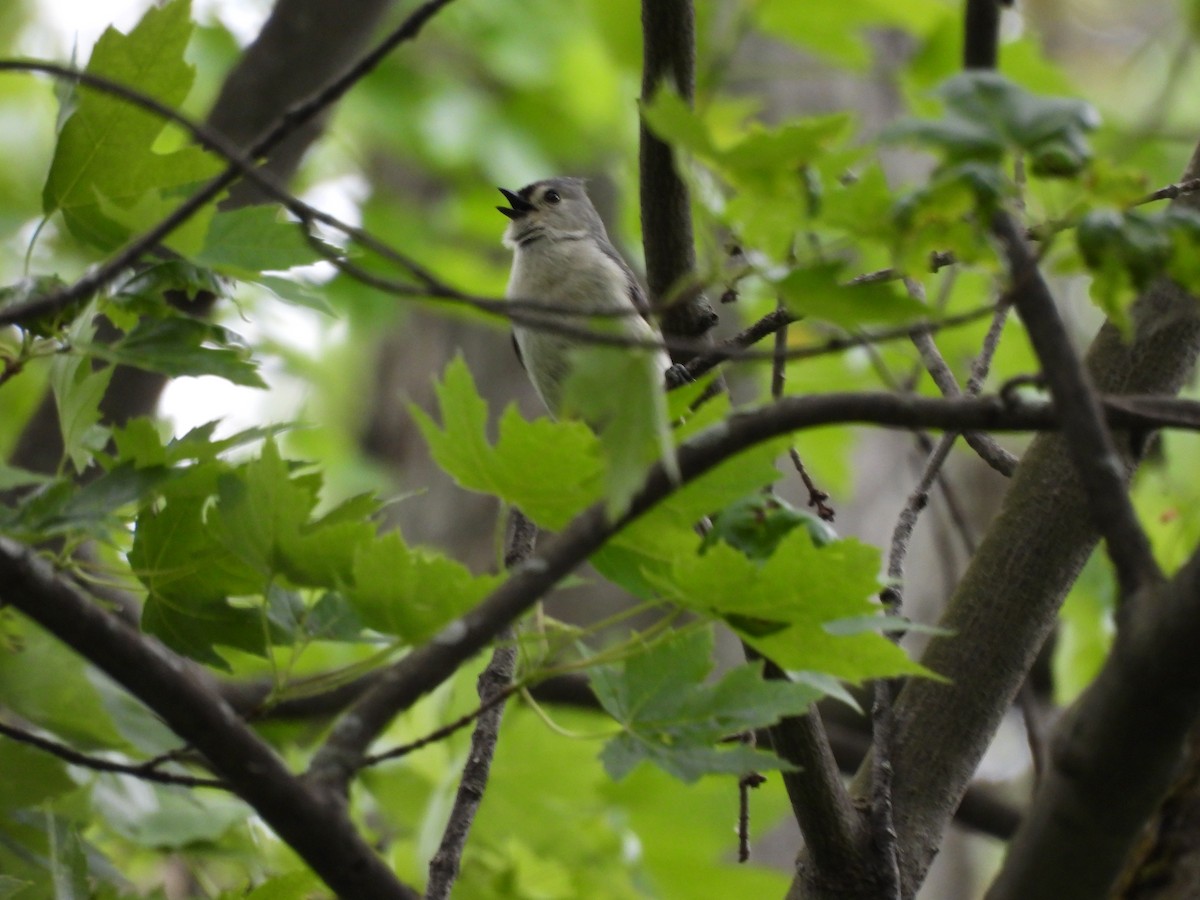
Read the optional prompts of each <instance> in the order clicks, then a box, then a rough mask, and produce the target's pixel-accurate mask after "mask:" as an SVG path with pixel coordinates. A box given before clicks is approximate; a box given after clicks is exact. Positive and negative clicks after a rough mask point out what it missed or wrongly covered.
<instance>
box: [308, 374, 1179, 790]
mask: <svg viewBox="0 0 1200 900" xmlns="http://www.w3.org/2000/svg"><path fill="white" fill-rule="evenodd" d="M1155 409H1156V412H1159V413H1162V412H1167V413H1168V414H1169V416H1170V418H1171V419H1172V423H1173V424H1176V425H1179V424H1182V423H1185V422H1187V423H1189V425H1188V427H1200V404H1198V403H1194V402H1190V401H1182V400H1176V401H1173V402H1172V403H1170V404H1167V403H1165V402H1164V401H1157V402H1156V406H1155ZM1137 410H1138V407H1137V403H1136V401H1134V400H1131V399H1130V398H1125V399H1124V402H1123V404H1122V406H1120V407H1114V408H1113V409H1112V410H1110V415H1111V417H1112V420H1113V422H1114V423H1115V424H1116V425H1118V426H1120V427H1132V428H1143V429H1146V428H1155V427H1158V426H1159V425H1160V424H1161V421H1160V420H1159V419H1158V418H1155V417H1152V416H1147V415H1142V414H1140V413H1139V412H1138V411H1137ZM1056 421H1057V420H1056V416H1055V413H1054V411H1053V410H1052V409H1051V407H1050V405H1049V404H1046V403H1031V404H1027V405H1022V406H1019V407H1012V406H1008V405H1006V404H1004V403H1003V402H1002V401H1000V400H999V399H997V398H995V397H984V398H965V397H960V398H951V399H932V398H926V397H913V396H896V395H893V394H819V395H814V396H807V397H784V398H783V399H781V400H780V401H779V402H778V403H775V404H772V405H771V406H769V407H767V408H765V409H760V410H755V411H752V412H746V413H739V414H735V415H733V416H731V417H730V418H729V419H728V420H727V422H726V423H724V424H723V425H722V426H720V427H716V428H713V429H710V430H709V431H706V432H704V433H702V434H700V435H698V436H696V437H695V438H693V439H692V440H690V441H688V442H687V443H685V444H683V445H682V446H680V448H679V471H680V473H681V475H682V477H681V480H680V481H679V482H674V481H673V480H672V478H671V477H670V476H669V475H668V473H667V471H666V470H665V469H664V468H663V467H662V465H661V464H660V465H656V466H654V467H653V468H652V469H651V470H650V472H649V474H648V476H647V479H646V482H645V484H644V485H643V487H642V489H641V491H640V492H639V493H638V494H637V496H636V497H635V498H634V500H633V502H632V504H631V506H630V509H629V511H628V512H626V513H625V515H624V516H622V517H621V518H620V519H617V520H616V521H609V519H608V517H607V515H606V513H605V508H604V507H605V505H604V504H603V503H600V504H598V505H596V506H595V507H593V508H591V509H589V510H588V511H586V512H584V513H583V514H581V515H580V516H578V517H577V518H576V519H575V520H574V522H572V523H571V525H569V526H568V527H567V528H566V529H565V530H564V531H563V532H562V533H561V534H560V535H559V536H558V538H557V539H556V540H555V541H554V542H552V543H551V544H550V545H549V547H548V548H547V549H546V551H545V552H544V553H541V554H538V555H535V556H533V557H531V558H530V559H529V560H527V561H526V562H525V563H524V564H522V565H520V566H517V567H516V568H515V569H514V570H513V572H512V575H511V577H510V578H509V579H508V580H507V581H506V582H504V584H502V585H501V586H500V587H499V588H497V589H496V590H495V591H494V592H493V593H492V594H491V595H490V596H488V597H487V598H486V599H485V600H484V601H483V602H482V603H480V605H479V606H477V607H476V608H475V609H474V610H472V611H471V612H469V613H467V614H466V615H465V616H463V617H462V618H460V619H456V620H455V621H454V622H452V623H450V624H449V625H448V626H447V627H446V628H445V629H444V630H443V631H442V633H441V634H439V635H438V636H437V637H436V638H434V639H433V641H431V642H430V643H428V644H426V645H424V646H422V647H419V648H417V649H416V650H414V651H413V652H412V653H410V654H409V655H408V656H406V657H404V658H403V659H401V660H400V661H399V662H397V663H395V664H394V665H392V666H391V667H389V668H388V669H387V670H386V671H385V672H384V673H383V674H382V675H380V676H379V678H378V679H377V680H375V681H374V682H373V684H372V686H371V687H370V688H369V689H368V690H367V691H366V693H365V694H363V695H362V696H361V697H360V698H359V699H358V700H357V701H356V702H355V703H354V705H353V706H351V707H350V708H349V710H347V712H346V713H345V714H344V715H343V716H342V717H341V719H340V720H339V722H338V723H337V724H336V725H335V726H334V728H333V731H332V732H331V734H330V735H329V737H328V739H327V740H326V743H325V745H324V746H323V747H322V748H321V749H320V750H319V751H318V752H317V754H316V756H315V757H314V758H313V761H312V764H311V766H310V768H309V773H308V777H309V778H310V779H312V780H313V782H314V783H316V784H319V785H321V786H322V787H323V788H324V789H326V790H330V791H333V792H334V793H337V794H341V793H344V791H345V788H346V785H347V784H348V780H349V778H350V776H351V775H352V774H353V772H355V771H356V770H357V769H358V767H359V766H360V765H361V759H362V755H363V754H364V753H365V752H366V749H367V747H368V746H369V745H370V744H371V742H372V741H374V740H375V738H376V737H377V736H378V735H379V733H380V732H381V731H382V730H383V729H384V728H385V727H387V724H388V723H389V722H390V721H391V719H392V717H393V716H395V715H396V713H397V712H398V711H400V710H404V709H407V708H408V707H409V706H411V705H412V704H413V703H414V702H416V700H417V699H418V698H420V697H421V696H422V695H423V694H425V693H426V692H427V691H430V690H432V689H433V688H434V687H436V686H437V685H439V684H441V683H442V682H443V681H444V680H445V679H447V678H448V677H450V675H452V674H453V673H454V672H455V671H456V670H457V668H458V666H459V665H460V664H461V663H462V662H464V661H465V660H467V659H469V658H471V657H472V656H474V655H475V654H476V653H478V652H479V651H480V650H481V649H482V648H483V647H484V646H486V645H487V643H488V642H489V641H491V640H492V639H494V638H495V636H496V635H497V634H499V633H500V631H501V630H502V629H503V628H505V627H506V626H507V625H509V624H510V623H511V622H513V621H514V620H515V619H516V618H517V617H518V616H520V615H521V614H522V613H524V612H525V611H526V610H527V609H529V608H530V607H531V606H532V605H533V604H534V603H535V602H537V600H538V599H539V598H541V597H542V596H544V595H545V594H546V592H548V591H549V590H550V589H551V588H553V587H554V585H555V584H557V583H558V582H559V580H561V579H562V578H564V577H565V576H566V575H568V574H569V573H570V572H571V571H573V570H574V569H575V567H576V566H578V565H580V564H581V563H582V562H583V561H584V560H586V559H587V558H588V557H589V556H591V555H592V553H594V552H595V551H596V550H598V549H599V548H600V546H601V545H603V543H604V542H605V541H606V540H608V539H609V538H610V537H612V536H613V535H615V534H616V533H617V532H619V531H620V530H621V529H622V528H624V527H625V526H626V525H628V524H629V523H630V522H632V521H634V520H635V519H637V518H638V517H639V516H641V515H642V514H644V513H645V512H646V511H648V510H649V509H651V508H652V507H653V506H654V505H655V504H657V503H658V502H660V501H661V500H663V499H664V498H665V497H667V496H669V495H670V494H671V493H673V492H674V491H675V490H676V489H677V488H679V487H681V486H682V485H684V484H687V483H689V482H691V481H693V480H695V479H696V478H698V477H699V476H700V475H702V474H704V473H705V472H707V471H708V470H709V469H711V468H712V467H713V466H715V465H717V464H718V463H720V462H721V461H723V460H725V459H727V458H729V457H730V456H733V455H736V454H737V453H739V452H741V451H742V450H745V449H746V448H748V447H751V446H753V445H755V444H757V443H759V442H761V441H765V440H769V439H771V438H774V437H778V436H780V435H783V434H788V433H790V432H793V431H797V430H800V429H803V428H811V427H816V426H819V425H831V424H834V423H848V422H858V423H874V424H877V425H885V426H889V427H896V428H917V427H922V428H941V429H948V430H954V431H961V430H964V429H979V430H1029V429H1040V428H1052V427H1054V425H1055V424H1056Z"/></svg>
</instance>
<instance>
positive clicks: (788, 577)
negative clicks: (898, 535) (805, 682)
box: [650, 528, 925, 682]
mask: <svg viewBox="0 0 1200 900" xmlns="http://www.w3.org/2000/svg"><path fill="white" fill-rule="evenodd" d="M879 567H880V560H879V551H878V550H877V549H876V548H874V547H868V546H866V545H864V544H860V543H859V542H858V541H855V540H853V539H846V540H840V541H834V542H832V543H829V544H826V545H825V546H823V547H817V546H816V545H815V544H814V543H813V540H812V538H811V536H810V535H809V533H808V531H807V530H805V529H800V528H797V529H793V530H792V531H791V532H789V533H788V534H787V536H785V537H784V538H783V539H782V540H781V541H780V542H779V544H778V546H777V548H776V550H775V553H774V554H773V555H772V556H771V557H770V558H769V559H768V560H766V561H765V562H761V563H760V562H757V561H755V560H752V559H749V558H747V557H746V556H745V555H744V554H743V553H742V552H741V551H739V550H736V549H734V548H733V547H730V546H728V545H726V544H723V543H718V544H714V545H713V546H711V547H709V548H708V550H707V551H706V552H705V553H704V555H703V556H690V557H681V558H680V559H679V560H677V561H676V564H675V566H674V567H673V569H672V571H671V573H670V576H669V577H663V576H661V575H659V574H658V573H650V578H651V580H652V581H653V582H654V583H655V584H656V586H657V587H658V589H659V591H660V592H661V593H662V595H663V596H664V597H666V598H667V599H670V600H672V601H673V602H675V603H678V604H679V605H680V606H683V607H685V608H688V609H696V610H702V611H705V612H709V613H712V614H715V615H718V616H720V617H722V618H724V619H725V621H726V622H728V623H729V624H730V625H731V626H732V627H733V628H734V630H736V631H738V632H739V634H741V636H742V637H743V638H744V639H745V640H746V641H747V642H748V643H750V644H751V645H753V646H754V647H755V648H756V649H757V650H758V651H759V652H761V653H762V654H763V655H764V656H766V657H767V658H768V659H771V660H773V661H774V662H776V663H778V664H779V665H780V666H782V667H783V668H785V669H797V670H807V671H816V672H823V673H826V674H830V675H835V676H837V677H838V678H843V679H845V680H847V681H852V682H861V681H864V680H866V679H869V678H881V677H889V676H893V675H901V674H911V673H921V672H924V671H925V670H924V669H922V668H921V666H919V665H917V664H916V663H914V662H913V661H912V660H910V659H909V658H908V656H907V655H906V654H905V653H904V651H903V650H901V649H900V648H899V647H897V646H896V645H895V644H893V643H892V642H891V641H889V640H888V639H887V638H886V637H884V636H882V635H881V634H878V633H876V634H854V635H848V636H837V635H834V634H832V633H830V630H829V628H828V627H827V626H828V625H829V624H830V623H835V622H838V621H840V620H844V619H848V618H851V617H855V616H865V615H870V614H872V613H876V612H878V611H879V607H878V605H877V604H876V603H875V602H874V597H875V595H876V594H877V593H878V592H879V581H878V577H877V575H878V572H879Z"/></svg>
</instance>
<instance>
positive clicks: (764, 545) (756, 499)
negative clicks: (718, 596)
mask: <svg viewBox="0 0 1200 900" xmlns="http://www.w3.org/2000/svg"><path fill="white" fill-rule="evenodd" d="M798 526H803V527H805V528H807V529H808V533H809V535H810V536H811V537H812V540H813V543H814V544H815V545H816V546H818V547H824V546H825V545H826V544H829V543H831V542H832V541H834V540H836V539H837V533H836V532H835V531H834V530H833V527H832V526H831V525H830V524H829V523H828V522H824V521H822V520H821V519H820V518H819V517H817V516H815V515H813V514H812V513H810V512H805V511H803V510H799V509H796V508H795V507H794V506H792V505H791V504H790V503H788V502H787V501H786V500H783V499H781V498H779V497H776V496H775V495H774V494H764V493H762V491H758V492H756V493H753V494H750V495H749V496H746V497H743V498H742V499H741V500H738V501H735V502H734V503H731V504H730V505H729V506H726V507H725V508H724V509H722V510H721V511H720V512H719V513H718V514H717V515H715V516H713V517H712V528H711V529H709V531H708V533H707V534H705V536H704V545H703V546H704V547H705V548H707V547H711V546H712V545H713V544H715V543H716V542H717V541H724V542H725V543H727V544H729V545H730V546H731V547H736V548H737V549H738V550H741V551H742V552H743V553H745V554H746V556H748V557H749V558H750V559H757V560H764V559H767V558H768V557H770V556H771V554H773V553H774V552H775V550H776V548H777V547H778V546H779V542H780V541H781V540H783V538H784V537H786V536H787V535H788V534H789V533H790V532H791V531H792V529H793V528H796V527H798ZM701 552H704V551H703V550H701Z"/></svg>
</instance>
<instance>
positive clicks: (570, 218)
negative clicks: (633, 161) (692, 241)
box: [496, 178, 671, 415]
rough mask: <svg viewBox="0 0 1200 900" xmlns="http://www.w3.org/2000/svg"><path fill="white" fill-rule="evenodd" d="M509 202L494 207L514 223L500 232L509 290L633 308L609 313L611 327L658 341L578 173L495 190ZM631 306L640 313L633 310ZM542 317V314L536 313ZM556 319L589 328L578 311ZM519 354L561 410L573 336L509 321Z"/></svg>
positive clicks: (666, 361) (582, 305)
mask: <svg viewBox="0 0 1200 900" xmlns="http://www.w3.org/2000/svg"><path fill="white" fill-rule="evenodd" d="M500 193H502V194H503V195H504V197H505V199H506V200H508V202H509V206H507V207H504V206H498V207H496V208H497V209H498V210H500V212H502V213H503V214H504V215H506V216H507V217H508V218H509V219H510V220H511V221H510V222H509V224H508V228H506V229H505V231H504V246H506V247H509V248H511V249H512V251H513V267H512V273H511V274H510V275H509V278H508V290H507V292H506V295H507V296H508V297H510V298H515V299H521V300H534V301H539V302H543V303H547V304H553V305H556V306H561V307H563V308H565V309H569V310H572V311H575V312H596V313H606V312H620V311H630V312H631V314H630V315H628V316H618V317H612V318H610V319H608V320H606V321H610V322H612V323H613V324H612V326H611V327H612V328H613V329H614V330H615V331H616V332H617V333H618V334H622V335H625V336H627V337H630V338H636V339H638V340H661V338H660V337H659V333H658V329H657V328H656V327H655V326H654V325H653V324H652V323H651V321H650V319H649V316H650V306H649V303H647V301H646V295H645V293H644V292H643V291H642V288H641V285H639V284H638V280H637V278H636V277H635V276H634V274H633V271H632V270H631V269H630V268H629V266H628V265H627V264H626V262H625V260H623V259H622V258H621V255H620V254H619V253H617V250H616V248H615V247H613V245H612V242H611V241H610V240H609V239H608V232H606V231H605V230H604V222H602V221H601V219H600V214H599V213H597V212H596V208H595V207H594V206H592V201H591V200H589V199H588V195H587V192H586V191H585V190H584V184H583V180H582V179H579V178H548V179H546V180H544V181H535V182H534V183H533V184H530V185H527V186H525V187H523V188H521V190H519V191H517V192H516V193H513V192H512V191H509V190H505V189H504V188H500ZM633 311H636V312H637V313H639V314H638V315H635V314H632V312H633ZM539 315H542V314H539ZM545 318H546V320H547V321H548V322H549V323H551V324H554V323H555V322H562V323H563V324H567V325H573V326H575V327H580V326H586V325H587V324H588V320H587V318H586V317H580V316H563V317H559V318H557V319H556V318H555V317H554V316H553V314H549V315H546V316H545ZM513 336H514V338H515V341H516V345H517V353H518V355H519V356H520V357H521V361H522V363H523V364H524V365H525V369H526V371H527V372H528V373H529V378H530V380H531V381H532V382H533V386H534V388H536V389H537V392H538V395H539V396H540V397H541V398H542V402H543V403H545V404H546V408H547V409H548V410H550V413H551V415H557V414H558V413H559V412H560V411H561V408H562V401H563V385H564V383H565V382H566V380H567V376H568V374H569V371H570V352H571V350H572V349H573V348H575V347H577V346H579V344H580V342H579V340H578V339H577V338H573V337H570V336H567V335H562V334H556V333H554V332H553V331H550V330H539V329H535V328H531V327H529V326H527V325H523V324H514V326H513ZM629 352H630V353H650V354H653V357H654V360H653V362H654V366H655V368H656V369H657V370H658V371H659V372H663V373H666V372H667V371H668V370H669V369H671V360H670V357H668V356H667V353H666V351H665V350H662V349H654V350H645V349H643V350H639V349H634V348H631V349H630V350H629Z"/></svg>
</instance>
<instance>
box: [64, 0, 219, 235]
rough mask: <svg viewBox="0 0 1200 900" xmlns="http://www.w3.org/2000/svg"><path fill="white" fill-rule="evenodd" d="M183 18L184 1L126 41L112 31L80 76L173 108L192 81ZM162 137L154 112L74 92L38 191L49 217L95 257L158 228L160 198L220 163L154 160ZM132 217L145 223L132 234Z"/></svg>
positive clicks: (155, 13) (150, 17) (204, 156)
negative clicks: (59, 218) (118, 217)
mask: <svg viewBox="0 0 1200 900" xmlns="http://www.w3.org/2000/svg"><path fill="white" fill-rule="evenodd" d="M189 16H190V4H189V2H188V0H172V2H169V3H166V4H164V5H162V6H156V7H152V8H151V9H150V10H149V11H148V12H147V13H146V15H145V16H143V17H142V19H141V21H140V22H139V23H138V24H137V26H136V27H134V29H133V30H132V31H130V33H129V34H128V35H124V34H122V33H121V32H119V31H117V30H116V29H114V28H109V29H108V30H107V31H105V32H104V34H103V35H101V37H100V40H99V41H97V43H96V46H95V48H94V49H93V51H92V56H91V59H90V60H89V61H88V65H87V71H88V72H89V73H91V74H94V75H99V76H102V77H104V78H108V79H110V80H112V81H116V82H119V83H122V84H127V85H130V86H132V87H136V88H137V89H139V90H141V91H143V92H146V93H148V94H150V95H151V96H153V97H154V98H155V99H157V100H159V101H160V102H162V103H163V104H165V105H167V106H170V107H173V108H178V107H179V106H181V105H182V103H183V101H184V99H185V98H186V97H187V94H188V91H189V90H190V88H191V85H192V79H193V75H194V71H193V67H192V66H190V65H188V64H187V63H185V62H184V59H183V53H184V50H185V48H186V47H187V43H188V39H189V38H190V36H191V32H192V23H191V21H190V18H189ZM163 129H164V125H163V120H162V119H161V118H159V117H157V116H155V115H153V114H152V113H150V112H148V111H144V110H142V109H140V108H138V107H135V106H133V105H132V104H130V103H129V102H127V101H125V100H122V99H120V98H118V97H115V96H111V95H108V94H104V93H101V92H99V91H95V90H92V89H90V88H87V87H82V86H81V87H79V89H78V91H77V106H76V107H75V110H74V111H73V112H72V113H71V115H70V117H69V118H68V119H67V120H66V122H65V124H64V125H63V127H62V130H61V131H60V133H59V136H58V145H57V146H56V147H55V151H54V160H53V162H52V163H51V165H50V173H49V175H48V176H47V179H46V185H45V187H44V189H43V191H42V207H43V209H44V210H45V212H46V214H47V215H49V214H52V213H54V212H56V211H60V210H61V212H62V214H63V219H64V221H65V222H66V225H67V228H68V229H70V231H71V233H72V234H74V235H75V236H76V237H78V238H79V239H80V240H82V241H85V242H87V243H90V244H93V245H94V246H96V247H99V248H100V249H102V250H111V249H113V248H115V247H116V246H118V245H119V244H121V243H123V242H124V241H125V240H126V239H127V237H128V236H129V235H130V233H131V231H135V230H139V229H140V228H142V227H146V226H148V225H150V224H152V223H153V222H154V221H157V218H158V217H159V216H160V214H161V211H162V208H163V204H164V198H166V197H167V196H169V195H170V196H175V197H178V194H177V193H176V190H177V189H179V188H182V187H186V186H188V185H191V184H193V183H195V182H197V181H200V180H202V179H204V178H207V177H209V176H211V175H213V174H215V173H216V172H218V171H219V170H220V163H219V162H218V161H217V160H216V159H215V158H214V157H212V156H210V155H209V154H208V153H206V152H205V151H204V150H202V149H200V148H199V147H196V146H187V147H183V148H182V149H178V150H174V151H171V152H156V150H155V145H156V142H157V141H158V140H159V138H160V136H161V135H162V134H163ZM156 195H157V198H156ZM180 199H181V198H180ZM105 204H111V205H110V206H108V209H109V210H110V211H111V210H112V209H113V208H114V207H119V208H121V209H122V210H124V211H125V213H126V214H127V215H126V216H123V217H122V218H123V219H124V222H117V221H114V220H113V219H112V218H111V217H110V216H109V215H108V214H106V212H105V210H104V206H105ZM139 214H144V215H148V216H149V218H147V219H144V220H143V221H141V222H140V223H138V224H137V225H136V226H134V219H137V218H140V215H139ZM131 226H133V227H131Z"/></svg>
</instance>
